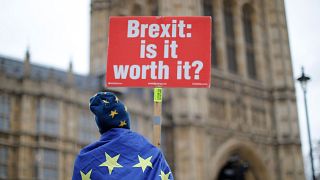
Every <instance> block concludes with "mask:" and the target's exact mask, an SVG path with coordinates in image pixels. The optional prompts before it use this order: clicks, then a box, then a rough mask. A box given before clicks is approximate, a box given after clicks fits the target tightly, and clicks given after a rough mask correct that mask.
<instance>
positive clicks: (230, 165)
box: [0, 0, 305, 180]
mask: <svg viewBox="0 0 320 180" xmlns="http://www.w3.org/2000/svg"><path fill="white" fill-rule="evenodd" d="M75 8H76V7H75ZM88 13H90V14H91V21H90V31H91V32H90V72H89V74H87V75H79V74H76V73H74V72H73V68H72V64H70V66H69V68H68V70H65V71H64V70H59V69H54V68H50V67H45V66H41V65H37V64H33V63H32V54H30V52H28V51H27V52H26V54H25V57H24V58H22V59H16V58H11V57H6V56H5V55H0V179H24V180H29V179H30V180H31V179H41V180H42V179H45V180H50V179H52V180H65V179H71V176H72V169H73V163H74V159H75V156H76V155H77V154H78V152H79V150H80V149H81V148H82V147H84V146H85V145H87V144H89V143H91V142H93V141H94V140H96V139H98V138H99V134H98V130H97V127H96V125H95V121H94V117H93V115H92V114H91V113H90V111H89V108H88V100H89V98H90V97H91V96H92V95H94V94H95V93H96V92H98V91H112V92H115V93H116V94H117V95H118V96H119V98H120V99H121V100H123V101H124V102H125V103H126V105H127V106H128V110H129V112H130V113H131V127H132V129H133V130H134V131H137V132H139V133H141V134H143V135H144V136H145V137H147V138H148V139H152V112H153V109H152V107H153V105H152V104H153V99H152V89H141V88H114V89H106V88H105V87H104V81H105V67H106V56H107V54H106V52H107V51H106V49H107V42H108V29H109V28H108V19H109V16H202V15H204V16H212V39H211V42H212V49H211V53H212V59H211V64H212V74H211V81H212V82H211V84H212V87H211V88H210V89H196V88H194V89H182V88H181V89H180V88H176V89H164V99H163V113H162V119H163V124H162V135H161V141H162V145H161V149H162V151H163V152H164V154H165V156H166V159H167V160H168V163H169V164H170V166H171V169H172V171H173V172H172V173H173V175H174V177H175V179H177V180H226V179H231V180H233V179H234V180H236V179H241V180H302V179H305V176H304V166H303V159H302V150H301V141H300V134H299V124H298V115H297V104H296V96H295V87H294V79H293V72H292V61H291V56H290V49H289V40H288V30H287V23H286V15H285V7H284V0H91V10H90V12H88ZM195 48H201V44H197V45H195ZM128 53H129V52H128ZM159 178H160V177H159Z"/></svg>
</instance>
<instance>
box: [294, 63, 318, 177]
mask: <svg viewBox="0 0 320 180" xmlns="http://www.w3.org/2000/svg"><path fill="white" fill-rule="evenodd" d="M301 71H302V74H301V77H299V78H298V79H297V80H298V81H299V82H300V84H301V88H302V91H303V97H304V107H305V111H306V119H307V128H308V137H309V146H310V161H311V171H312V179H313V180H316V177H315V175H314V167H313V156H312V155H313V152H312V144H311V133H310V124H309V114H308V105H307V82H308V81H309V80H310V77H308V76H306V75H305V74H304V68H303V67H302V68H301Z"/></svg>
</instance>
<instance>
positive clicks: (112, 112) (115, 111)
mask: <svg viewBox="0 0 320 180" xmlns="http://www.w3.org/2000/svg"><path fill="white" fill-rule="evenodd" d="M117 114H118V112H117V110H114V111H111V112H110V115H109V116H111V117H112V119H113V118H114V116H115V115H117Z"/></svg>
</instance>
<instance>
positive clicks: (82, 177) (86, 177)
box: [80, 169, 92, 180]
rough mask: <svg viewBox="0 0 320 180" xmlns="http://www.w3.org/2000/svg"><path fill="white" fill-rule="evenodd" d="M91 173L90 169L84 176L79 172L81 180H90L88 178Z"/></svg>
mask: <svg viewBox="0 0 320 180" xmlns="http://www.w3.org/2000/svg"><path fill="white" fill-rule="evenodd" d="M91 172H92V169H91V170H90V171H89V172H88V173H87V174H85V173H84V172H82V171H80V174H81V180H91V178H90V176H91Z"/></svg>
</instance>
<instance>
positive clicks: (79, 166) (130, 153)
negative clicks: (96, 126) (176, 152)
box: [72, 128, 173, 180]
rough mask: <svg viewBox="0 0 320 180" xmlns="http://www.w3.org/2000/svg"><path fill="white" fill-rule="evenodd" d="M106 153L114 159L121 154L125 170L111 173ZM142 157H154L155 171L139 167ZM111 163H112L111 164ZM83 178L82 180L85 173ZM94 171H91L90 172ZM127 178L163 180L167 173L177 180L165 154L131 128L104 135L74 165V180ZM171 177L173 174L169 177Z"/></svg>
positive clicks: (80, 155) (85, 150)
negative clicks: (106, 164) (162, 175)
mask: <svg viewBox="0 0 320 180" xmlns="http://www.w3.org/2000/svg"><path fill="white" fill-rule="evenodd" d="M106 154H108V155H109V156H110V157H111V158H112V157H113V158H114V157H116V156H117V155H119V157H118V159H117V162H116V163H118V164H119V165H121V166H122V167H115V168H113V169H112V172H111V173H110V169H109V167H107V166H101V165H103V163H105V162H106V159H107V158H106ZM139 156H140V157H141V158H143V159H147V158H148V157H151V156H152V157H151V159H150V162H151V163H152V168H151V167H150V166H147V167H146V168H145V170H144V172H143V168H142V167H134V166H137V164H139V162H140V161H139ZM110 162H111V161H109V163H110ZM80 171H81V172H82V173H83V178H82V177H81V172H80ZM90 171H91V172H90ZM89 173H90V179H91V180H104V179H108V180H109V179H110V180H112V179H115V180H119V179H123V180H146V179H150V180H161V179H166V178H162V177H161V176H160V175H161V174H166V175H167V177H168V179H171V180H173V175H172V173H171V170H170V168H169V166H168V164H167V162H166V160H165V158H164V156H163V154H162V153H161V151H160V150H159V149H158V148H156V147H155V146H153V145H152V144H150V143H149V142H148V141H147V140H146V139H145V138H144V137H143V136H141V135H139V134H137V133H135V132H132V131H130V130H129V129H123V128H113V129H110V130H109V131H107V132H105V133H103V134H102V135H101V138H100V140H99V141H97V142H95V143H93V144H91V145H89V146H87V147H85V148H84V149H82V150H81V151H80V154H79V155H78V156H77V158H76V160H75V164H74V171H73V177H72V179H73V180H82V179H86V178H84V176H85V175H87V176H86V177H87V179H89V176H88V175H89ZM168 174H169V175H168Z"/></svg>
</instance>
